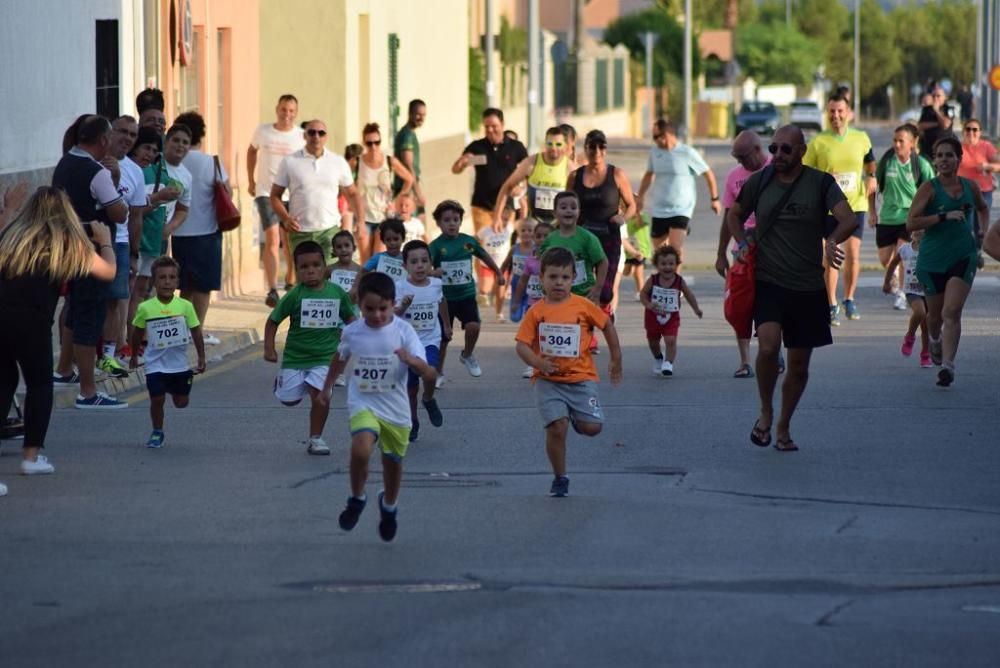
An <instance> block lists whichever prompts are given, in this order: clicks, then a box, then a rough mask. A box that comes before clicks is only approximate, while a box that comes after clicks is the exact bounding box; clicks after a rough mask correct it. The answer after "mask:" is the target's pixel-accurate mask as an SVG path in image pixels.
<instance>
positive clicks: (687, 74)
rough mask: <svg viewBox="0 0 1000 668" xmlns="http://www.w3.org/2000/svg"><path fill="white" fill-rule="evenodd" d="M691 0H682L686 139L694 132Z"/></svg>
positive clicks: (688, 139)
mask: <svg viewBox="0 0 1000 668" xmlns="http://www.w3.org/2000/svg"><path fill="white" fill-rule="evenodd" d="M692 23H693V20H692V13H691V0H684V133H685V138H686V140H687V141H689V142H690V141H691V137H692V135H693V134H694V133H693V132H692V131H691V39H692V35H691V24H692Z"/></svg>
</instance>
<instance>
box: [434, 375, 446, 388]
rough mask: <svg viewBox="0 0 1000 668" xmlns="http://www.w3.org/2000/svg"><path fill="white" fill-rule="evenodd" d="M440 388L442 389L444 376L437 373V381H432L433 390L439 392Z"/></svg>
mask: <svg viewBox="0 0 1000 668" xmlns="http://www.w3.org/2000/svg"><path fill="white" fill-rule="evenodd" d="M442 387H444V374H443V373H439V374H438V377H437V380H435V381H434V389H435V390H440V389H441V388H442Z"/></svg>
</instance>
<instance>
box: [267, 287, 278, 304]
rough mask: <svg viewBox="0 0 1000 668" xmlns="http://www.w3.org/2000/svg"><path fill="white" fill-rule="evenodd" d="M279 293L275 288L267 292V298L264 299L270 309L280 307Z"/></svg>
mask: <svg viewBox="0 0 1000 668" xmlns="http://www.w3.org/2000/svg"><path fill="white" fill-rule="evenodd" d="M278 299H280V298H279V297H278V291H277V290H276V289H275V288H271V289H270V290H268V291H267V296H266V297H264V304H265V305H266V306H268V307H269V308H274V307H275V306H277V305H278Z"/></svg>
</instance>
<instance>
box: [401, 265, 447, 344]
mask: <svg viewBox="0 0 1000 668" xmlns="http://www.w3.org/2000/svg"><path fill="white" fill-rule="evenodd" d="M428 280H429V281H430V284H428V285H414V284H413V283H410V281H409V280H408V279H403V280H401V281H396V305H397V306H398V305H399V303H400V302H402V301H403V298H404V297H406V296H407V295H413V301H411V302H410V306H409V308H407V309H406V312H405V313H403V315H402V316H400V317H401V318H402V319H403V320H405V321H407V322H408V323H410V326H412V327H413V329H414V330H415V331H416V332H417V336H418V337H420V342H421V343H422V344H424V346H440V345H441V321H440V320H439V319H438V308H439V307H440V305H441V302H442V301H443V300H444V292H443V291H442V289H441V285H442V284H441V279H440V278H434V277H433V276H431V277H429V278H428Z"/></svg>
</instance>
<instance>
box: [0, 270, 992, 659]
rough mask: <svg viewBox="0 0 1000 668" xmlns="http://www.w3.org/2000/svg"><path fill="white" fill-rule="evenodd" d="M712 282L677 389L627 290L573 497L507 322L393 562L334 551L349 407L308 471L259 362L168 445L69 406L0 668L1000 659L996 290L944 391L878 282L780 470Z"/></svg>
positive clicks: (11, 466)
mask: <svg viewBox="0 0 1000 668" xmlns="http://www.w3.org/2000/svg"><path fill="white" fill-rule="evenodd" d="M693 278H694V279H695V282H694V290H695V292H696V294H697V295H698V297H699V299H700V300H701V302H702V306H703V308H704V310H705V313H706V317H705V319H704V320H701V321H699V320H697V319H696V318H695V317H694V316H693V315H692V314H691V313H690V310H686V311H685V312H684V313H683V318H684V320H683V326H682V328H681V336H680V353H679V357H678V360H677V364H676V371H677V375H676V376H675V377H674V378H671V379H664V378H656V377H653V376H652V375H651V373H650V370H649V365H650V358H649V354H648V352H647V351H646V346H645V342H644V339H643V334H642V329H641V327H642V325H641V316H640V311H639V307H638V306H637V305H636V304H635V303H634V302H633V301H631V298H632V291H631V289H630V288H628V289H626V290H625V300H624V305H623V307H622V309H621V315H620V320H619V322H620V329H621V331H622V337H623V341H624V345H625V381H624V383H623V384H622V385H621V386H619V387H617V388H612V387H611V386H610V385H606V384H605V385H602V392H603V400H604V403H605V405H606V409H607V419H608V422H607V427H606V431H605V432H604V434H602V435H601V436H599V437H597V438H594V439H589V440H587V439H583V438H581V437H577V436H573V437H571V442H570V449H569V469H570V476H571V479H572V487H571V496H570V497H569V498H566V499H551V498H549V497H548V496H547V491H548V487H549V482H550V479H551V473H550V472H549V470H548V466H547V462H546V459H545V455H544V450H543V445H542V431H541V425H540V420H539V417H538V413H537V410H536V408H535V403H534V398H533V394H532V392H531V390H530V389H529V383H528V381H524V380H521V379H520V378H519V373H520V370H521V365H520V363H519V362H518V361H517V360H516V358H515V356H514V352H513V344H512V338H513V333H514V328H513V326H512V325H509V324H504V325H497V324H494V323H488V324H487V325H486V326H485V328H484V335H483V338H482V342H481V348H480V354H479V356H480V360H481V362H482V366H483V368H484V375H483V377H482V378H480V379H472V378H470V377H468V376H467V375H466V374H465V372H464V371H463V370H462V368H461V367H460V366H459V365H458V364H457V360H456V359H454V358H452V359H451V360H450V362H449V367H448V369H447V375H448V377H449V383H448V385H447V386H446V388H445V389H444V390H443V391H442V392H441V394H440V402H441V405H442V408H443V410H444V414H445V424H444V426H443V427H442V428H440V429H434V428H432V427H430V426H429V425H427V426H425V427H424V429H423V433H422V435H421V440H420V441H419V442H418V443H416V444H414V446H413V447H412V449H411V453H410V455H409V456H408V458H407V460H406V477H405V481H404V487H403V492H402V496H401V501H400V503H401V505H400V516H399V517H400V530H399V535H398V537H397V539H396V541H395V542H394V543H391V544H385V543H382V542H381V541H380V540H379V538H378V536H377V534H376V523H377V515H378V513H377V512H376V511H375V509H374V506H373V505H371V506H370V507H369V509H368V510H367V511H366V512H365V514H364V515H363V516H362V518H361V522H360V524H359V525H358V527H357V528H356V529H355V530H354V531H353V532H351V533H344V532H342V531H341V530H340V529H339V528H338V526H337V515H338V513H339V512H340V510H341V508H342V506H343V503H344V499H345V497H346V495H347V490H348V481H347V476H346V464H347V457H346V444H347V438H348V434H347V425H346V419H347V416H346V412H345V410H344V399H343V396H344V395H343V391H342V390H338V393H337V395H336V396H335V399H334V405H335V406H336V409H335V410H334V411H333V413H332V415H331V419H330V422H329V424H328V426H327V432H326V435H327V440H328V442H330V443H331V444H332V445H333V448H334V452H333V455H332V456H331V457H310V456H308V455H307V454H306V453H305V446H304V445H303V443H302V440H303V439H304V438H305V435H306V434H305V431H306V429H305V426H306V417H307V409H306V408H304V407H299V408H285V407H282V406H281V405H279V404H278V402H277V401H276V400H275V399H274V397H273V396H272V394H271V384H272V379H273V375H274V372H275V368H274V366H272V365H269V364H267V363H265V362H263V361H262V360H261V358H260V355H261V349H260V347H259V346H258V347H255V348H252V349H250V350H248V351H246V352H245V353H243V354H239V355H237V356H235V357H233V358H230V359H228V360H226V361H224V362H222V363H221V364H219V365H215V366H214V367H212V369H211V370H210V372H209V374H208V375H206V376H204V377H201V378H199V379H198V380H197V382H196V384H195V388H194V393H193V395H192V404H191V407H190V408H188V409H186V410H184V411H177V410H174V409H168V411H167V423H166V434H167V440H166V447H165V448H164V449H163V450H160V451H154V450H147V449H145V448H143V447H141V444H142V442H143V441H144V440H145V438H146V436H147V434H148V417H147V414H146V411H147V404H146V403H145V401H143V399H142V396H141V395H137V396H135V397H133V398H132V401H133V405H132V407H130V408H129V409H128V410H126V411H120V412H117V413H112V414H109V413H105V414H93V413H84V412H81V411H75V410H72V409H67V410H61V411H58V412H57V414H56V415H55V417H54V420H53V425H52V430H51V432H50V439H49V446H50V447H49V455H50V457H51V458H52V460H53V462H54V463H55V465H56V467H57V472H56V474H55V475H53V476H48V477H39V478H32V479H26V478H22V477H20V476H17V475H16V471H17V461H18V458H17V457H16V456H14V454H15V452H14V450H15V447H16V446H13V445H12V444H10V443H7V444H5V453H6V456H4V457H2V458H0V480H3V481H5V482H6V483H8V485H9V486H10V495H9V496H8V497H6V498H4V499H0V550H2V554H3V561H4V565H3V567H2V570H0V573H2V575H0V625H2V628H3V632H2V633H0V666H4V668H14V667H16V666H68V665H72V666H102V667H106V666H137V665H141V666H177V665H198V666H201V665H220V666H223V665H224V666H301V665H323V666H331V665H332V666H386V665H393V664H399V663H405V664H406V665H409V666H497V667H505V666H514V665H525V666H541V665H545V666H609V665H616V666H660V665H740V666H775V665H779V666H802V665H809V666H843V665H866V666H867V665H906V666H941V665H949V666H952V665H961V666H995V665H998V664H1000V491H998V485H997V480H998V473H997V472H998V470H1000V449H998V448H997V443H998V440H997V437H996V434H997V427H998V422H997V404H998V398H1000V375H998V372H997V370H998V368H1000V350H998V346H997V341H998V339H997V326H998V319H997V314H998V307H1000V300H998V297H1000V282H998V281H997V279H996V277H994V276H986V277H983V280H982V281H980V282H979V283H978V284H977V286H976V288H975V289H974V291H973V293H972V298H971V300H970V304H969V307H968V309H967V311H966V317H965V331H964V338H963V340H962V348H961V352H960V356H959V364H958V380H957V383H956V385H955V386H954V387H953V388H951V389H950V390H946V391H945V390H940V389H938V388H935V387H934V384H933V378H932V377H933V376H934V373H933V372H932V371H928V370H922V369H920V368H918V366H917V362H916V359H915V358H911V359H904V358H902V357H901V356H900V354H899V340H900V337H901V335H902V331H903V330H902V327H903V322H904V316H903V315H901V314H899V313H897V312H894V311H892V310H891V309H890V305H889V302H888V301H887V299H886V298H884V297H882V296H881V295H880V294H879V293H878V292H877V290H876V288H875V287H874V284H875V283H876V282H877V277H875V276H874V275H867V276H866V277H865V279H864V283H863V287H862V289H861V292H860V294H859V303H860V306H861V309H862V315H863V319H862V320H861V321H859V322H845V323H844V325H843V326H842V327H840V328H839V329H837V330H835V339H836V343H835V345H834V346H832V347H829V348H826V349H823V350H821V351H818V352H817V353H816V355H815V356H814V362H813V373H812V377H811V380H810V386H809V388H808V390H807V391H806V395H805V397H804V399H803V402H802V404H801V406H800V408H799V412H798V414H797V417H796V420H795V422H794V423H793V435H794V436H795V438H796V440H797V441H798V442H799V444H800V446H801V447H802V450H801V451H800V452H798V453H789V454H783V453H778V452H776V451H775V450H773V449H759V448H756V447H753V446H752V445H751V444H750V443H749V440H748V433H749V431H750V427H751V425H752V424H753V420H754V418H755V414H756V390H755V384H754V381H752V380H749V381H748V380H736V379H733V378H732V377H731V376H732V372H733V371H734V370H735V368H736V364H737V356H736V351H735V345H734V342H733V341H732V337H731V335H730V333H729V331H728V328H727V327H726V326H725V324H724V323H723V321H722V317H721V303H720V297H719V294H720V291H721V281H720V279H718V277H716V276H714V275H712V274H710V273H707V272H704V273H697V274H696V275H694V276H693ZM598 361H599V366H600V368H601V371H602V374H605V375H606V365H607V356H606V355H604V356H601V357H599V358H598ZM425 422H426V420H425ZM378 469H379V466H378V462H377V460H373V470H374V471H378ZM376 477H377V476H376ZM377 489H378V485H377V482H375V481H373V482H372V483H371V484H370V485H369V494H370V495H371V498H374V493H375V492H376V491H377Z"/></svg>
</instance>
